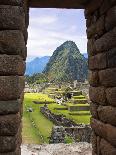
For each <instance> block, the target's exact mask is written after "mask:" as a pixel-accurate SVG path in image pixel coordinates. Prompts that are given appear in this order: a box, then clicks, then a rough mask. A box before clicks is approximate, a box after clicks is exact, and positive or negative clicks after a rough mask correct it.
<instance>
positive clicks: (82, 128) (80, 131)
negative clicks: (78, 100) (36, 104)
mask: <svg viewBox="0 0 116 155" xmlns="http://www.w3.org/2000/svg"><path fill="white" fill-rule="evenodd" d="M40 111H41V113H42V114H43V115H44V116H45V117H46V118H47V119H49V120H51V121H52V122H53V123H54V124H55V125H57V126H56V127H54V128H53V131H52V134H51V139H50V143H61V142H62V143H63V142H64V141H63V140H64V138H63V137H65V135H68V136H70V137H72V138H73V139H74V141H75V142H89V143H90V141H91V132H92V130H91V127H90V125H84V124H76V123H75V122H73V121H72V120H70V119H67V118H66V117H64V116H63V115H56V114H54V113H52V112H51V111H50V110H49V109H48V108H47V107H41V108H40ZM64 132H65V135H64ZM60 135H62V136H63V137H61V136H60ZM62 138H63V139H62Z"/></svg>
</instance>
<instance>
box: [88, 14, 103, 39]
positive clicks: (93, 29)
mask: <svg viewBox="0 0 116 155" xmlns="http://www.w3.org/2000/svg"><path fill="white" fill-rule="evenodd" d="M104 23H105V22H104V16H102V17H100V18H99V19H98V21H97V22H96V23H94V24H92V25H91V26H90V27H89V28H88V29H87V37H88V38H91V37H92V36H95V35H98V36H101V35H102V34H103V33H104V31H105V24H104Z"/></svg>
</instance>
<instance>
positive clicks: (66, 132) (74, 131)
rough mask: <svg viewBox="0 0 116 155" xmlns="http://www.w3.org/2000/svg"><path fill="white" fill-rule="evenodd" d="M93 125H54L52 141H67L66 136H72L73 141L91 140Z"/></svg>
mask: <svg viewBox="0 0 116 155" xmlns="http://www.w3.org/2000/svg"><path fill="white" fill-rule="evenodd" d="M91 132H92V130H91V127H90V126H89V125H78V126H76V127H63V126H54V127H53V129H52V133H51V137H50V143H53V144H55V143H65V137H66V136H68V137H71V138H72V139H73V142H88V143H90V142H91Z"/></svg>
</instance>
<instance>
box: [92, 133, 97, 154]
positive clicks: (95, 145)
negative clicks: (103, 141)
mask: <svg viewBox="0 0 116 155" xmlns="http://www.w3.org/2000/svg"><path fill="white" fill-rule="evenodd" d="M91 143H92V149H93V151H94V152H97V136H96V134H95V133H94V132H92V134H91Z"/></svg>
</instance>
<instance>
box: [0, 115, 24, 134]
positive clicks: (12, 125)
mask: <svg viewBox="0 0 116 155" xmlns="http://www.w3.org/2000/svg"><path fill="white" fill-rule="evenodd" d="M20 122H21V121H20V116H19V114H14V115H10V116H9V115H3V116H0V136H14V135H16V133H17V132H18V128H19V126H20Z"/></svg>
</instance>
